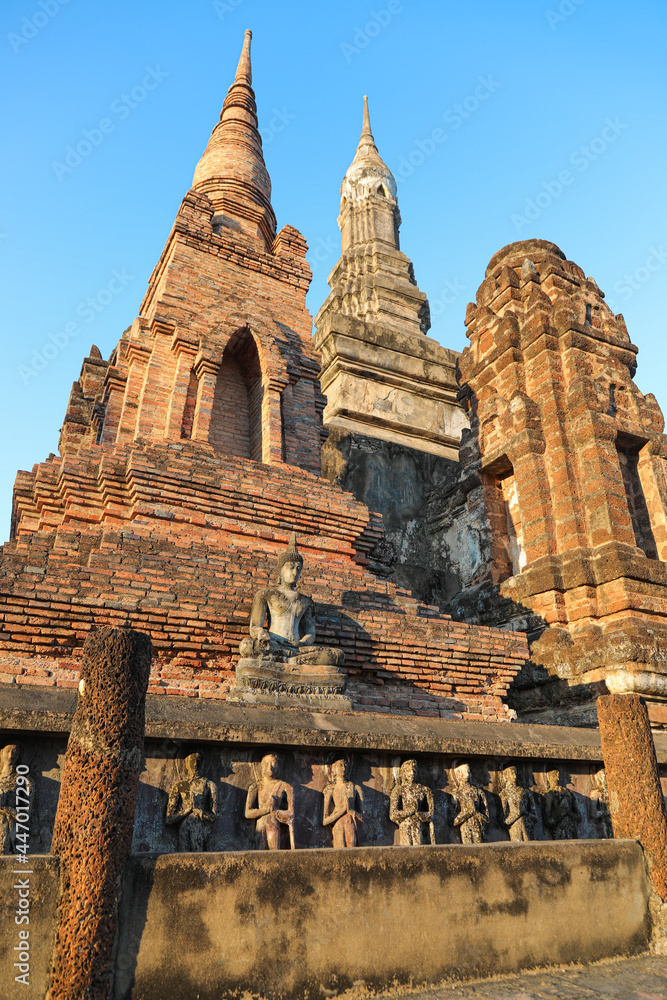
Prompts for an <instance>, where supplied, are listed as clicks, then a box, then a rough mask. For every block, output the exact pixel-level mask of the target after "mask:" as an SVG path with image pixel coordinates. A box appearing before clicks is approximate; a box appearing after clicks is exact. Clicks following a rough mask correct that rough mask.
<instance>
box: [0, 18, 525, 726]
mask: <svg viewBox="0 0 667 1000" xmlns="http://www.w3.org/2000/svg"><path fill="white" fill-rule="evenodd" d="M270 196H271V184H270V181H269V177H268V173H267V170H266V167H265V164H264V160H263V157H262V148H261V140H260V136H259V132H258V130H257V117H256V108H255V97H254V93H253V90H252V86H251V68H250V33H249V32H248V33H246V38H245V43H244V47H243V52H242V55H241V59H240V62H239V66H238V70H237V72H236V77H235V80H234V83H233V84H232V86H231V87H230V90H229V93H228V95H227V97H226V99H225V102H224V106H223V109H222V114H221V117H220V122H219V123H218V124H217V125H216V127H215V129H214V130H213V133H212V135H211V138H210V140H209V143H208V146H207V148H206V151H205V153H204V155H203V157H202V159H201V160H200V162H199V164H198V165H197V169H196V171H195V176H194V183H193V187H192V189H191V190H190V191H189V192H188V194H187V195H186V197H185V198H184V200H183V203H182V205H181V208H180V210H179V212H178V215H177V217H176V222H175V224H174V227H173V229H172V231H171V233H170V235H169V238H168V240H167V243H166V246H165V249H164V251H163V253H162V256H161V258H160V261H159V263H158V265H157V267H156V269H155V271H154V272H153V274H152V276H151V279H150V282H149V287H148V291H147V293H146V296H145V298H144V301H143V303H142V305H141V309H140V315H139V317H138V318H137V319H136V320H135V321H134V323H133V324H132V326H131V327H130V328H129V329H128V330H127V331H126V332H125V333H124V334H123V336H122V338H121V340H120V342H119V344H118V347H117V348H116V349H115V350H114V351H113V353H112V355H111V357H110V359H109V360H108V361H104V360H103V359H102V358H101V356H100V354H99V351H97V350H96V349H93V350H92V351H91V355H90V357H88V358H87V359H86V360H85V361H84V364H83V368H82V371H81V376H80V379H79V381H78V382H76V383H75V384H74V387H73V389H72V393H71V397H70V401H69V405H68V408H67V414H66V417H65V421H64V424H63V428H62V433H61V438H60V452H61V454H60V457H57V458H56V457H52V458H50V459H49V460H48V461H47V462H45V463H43V464H41V465H37V466H35V467H34V469H33V471H32V472H31V473H19V475H18V478H17V481H16V487H15V492H14V517H13V529H12V539H11V541H10V542H9V543H8V544H7V545H6V546H5V547H4V549H3V551H2V557H1V559H0V594H1V598H0V599H1V601H2V603H3V605H4V609H3V610H4V615H3V618H2V630H3V631H2V633H1V643H0V645H1V649H2V653H1V659H0V677H1V679H2V681H3V682H5V683H10V684H19V685H21V684H27V683H32V684H43V685H47V686H53V685H63V684H64V685H73V684H75V683H76V679H77V670H78V662H79V655H80V649H81V646H82V643H83V639H84V638H85V635H86V634H87V633H88V632H89V631H90V630H91V629H92V628H93V627H96V626H100V625H112V624H118V623H119V622H122V621H126V620H131V621H132V624H133V625H134V626H135V627H136V628H138V629H140V630H142V631H145V632H148V633H150V635H151V638H152V641H153V649H154V653H155V656H154V662H153V672H152V676H151V681H150V689H149V690H150V692H153V693H155V692H166V693H168V694H169V693H173V694H186V695H189V696H193V695H198V696H202V697H204V696H207V697H215V698H225V697H226V696H227V692H228V689H229V687H230V684H231V683H232V682H233V679H234V669H235V665H236V661H237V658H238V644H239V642H240V640H241V639H242V638H243V637H244V636H245V635H247V633H248V619H249V612H250V607H251V604H252V599H253V594H254V591H255V590H256V589H257V588H258V587H260V586H263V585H266V584H267V583H268V581H269V580H270V579H271V576H272V574H273V573H274V572H275V564H276V559H277V555H278V553H279V552H280V551H281V550H282V549H283V547H284V546H285V543H286V542H287V539H288V537H289V534H290V532H291V531H293V530H294V531H296V532H297V535H298V539H299V549H300V551H301V553H302V554H303V556H304V557H305V570H304V578H303V580H304V586H305V587H306V588H307V589H308V590H309V592H310V593H311V594H312V596H313V597H314V599H315V600H316V601H317V602H318V607H319V611H320V614H319V619H318V626H317V628H318V636H319V637H320V641H322V642H325V643H328V644H332V643H333V644H336V645H340V646H342V647H343V648H344V649H345V653H346V666H345V669H346V671H347V673H348V677H349V682H348V692H349V696H350V698H351V702H352V705H353V707H354V708H356V709H372V708H380V709H382V710H384V711H389V710H391V711H396V712H408V713H422V714H424V713H428V714H436V715H439V714H444V715H445V716H448V717H451V716H453V717H457V716H465V717H475V718H479V719H482V718H487V717H491V718H506V717H508V715H509V713H508V710H507V708H506V706H505V705H504V703H503V700H502V699H503V696H504V694H505V692H506V691H507V688H508V685H509V682H510V680H511V678H512V677H513V676H514V674H515V673H516V672H517V670H518V669H519V667H520V665H521V663H522V662H523V661H524V659H525V655H526V651H525V643H524V639H523V637H518V636H512V635H509V634H507V633H502V632H498V631H495V630H489V629H486V628H479V627H478V626H475V625H473V626H468V625H464V624H458V623H455V622H452V621H451V619H449V618H447V617H446V616H443V615H440V614H438V612H437V611H436V609H435V608H430V607H425V606H423V605H420V604H419V603H418V602H417V601H416V600H415V599H414V598H412V597H411V595H410V594H409V593H408V592H407V591H401V590H399V589H397V587H396V586H395V585H393V584H390V583H388V582H387V581H386V580H384V579H380V578H378V577H377V576H375V575H373V573H372V572H369V570H368V567H369V566H371V568H372V565H373V560H374V551H375V548H376V545H377V543H378V541H379V540H380V539H381V538H382V526H381V521H380V519H379V518H378V517H377V516H376V515H373V514H372V513H371V512H370V511H369V509H368V507H367V506H365V505H364V504H363V503H360V502H357V501H355V500H354V499H353V498H352V496H351V495H350V494H347V493H344V492H343V491H342V490H341V488H340V487H339V486H337V485H333V484H331V483H329V482H328V481H326V480H324V479H321V478H319V474H320V448H321V442H322V440H323V437H324V436H325V435H326V432H325V431H324V429H323V426H322V417H321V414H322V410H323V407H324V404H325V399H324V397H323V396H322V394H321V391H320V388H319V382H318V372H319V358H318V356H317V354H316V353H315V351H314V348H313V343H312V341H311V339H310V333H311V318H310V315H309V313H308V311H307V309H306V307H305V294H306V291H307V288H308V284H309V281H310V269H309V266H308V264H307V263H306V261H305V253H306V243H305V240H304V239H303V237H302V236H301V235H300V233H298V232H297V231H296V230H295V229H293V228H292V227H291V226H284V227H283V228H282V229H281V230H280V232H279V233H278V234H277V235H276V222H275V217H274V214H273V209H272V207H271V200H270ZM407 284H408V285H409V282H408V283H407ZM409 288H410V289H412V286H411V285H409ZM414 296H416V298H417V299H419V301H420V302H423V300H424V296H422V295H421V293H419V292H417V291H414V293H413V297H414Z"/></svg>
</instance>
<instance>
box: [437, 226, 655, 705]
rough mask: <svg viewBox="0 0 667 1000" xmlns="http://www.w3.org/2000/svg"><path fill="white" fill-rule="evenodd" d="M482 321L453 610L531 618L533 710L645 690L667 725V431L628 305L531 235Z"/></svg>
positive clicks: (503, 271)
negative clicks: (645, 383)
mask: <svg viewBox="0 0 667 1000" xmlns="http://www.w3.org/2000/svg"><path fill="white" fill-rule="evenodd" d="M466 325H467V328H468V336H469V338H470V346H469V347H468V348H466V350H465V351H464V352H463V355H462V356H461V360H460V380H461V384H462V386H463V387H464V388H463V390H462V395H463V398H464V401H465V402H466V403H467V406H468V409H469V417H470V421H471V428H470V430H469V431H464V433H463V438H462V442H461V451H460V460H461V469H460V474H459V479H458V483H457V486H456V489H454V490H452V489H451V487H449V488H448V490H447V491H444V490H443V496H442V497H441V503H440V509H439V514H438V516H439V518H440V520H441V523H444V522H448V524H449V525H450V528H451V536H452V537H458V539H459V541H458V545H459V546H460V549H465V548H466V542H465V539H467V542H468V543H469V544H468V545H467V551H468V553H469V554H470V553H474V554H473V556H472V558H469V559H468V562H467V565H466V567H465V572H462V574H461V575H462V577H463V583H464V586H463V589H462V592H461V593H460V594H459V595H458V597H457V598H456V599H455V600H454V601H453V602H452V603H451V609H452V610H453V612H454V614H455V615H456V616H457V617H458V616H460V617H465V618H466V620H469V621H475V620H476V621H480V622H488V623H494V624H504V625H507V624H510V623H511V624H513V626H514V627H517V628H522V629H526V630H527V631H528V632H530V633H532V638H533V641H532V644H531V661H532V663H531V665H530V666H529V667H527V668H526V669H525V670H524V671H522V674H521V676H520V677H519V678H518V680H517V682H515V685H514V687H513V691H512V693H511V704H514V705H515V707H516V708H517V710H518V711H519V714H520V717H521V718H526V719H535V720H540V721H560V722H564V721H567V722H571V723H572V722H574V723H584V724H591V723H593V722H594V720H595V709H594V700H595V697H596V696H597V695H598V694H600V693H604V692H605V691H611V692H615V693H621V692H628V691H635V692H638V693H640V694H642V695H643V696H644V697H646V698H647V700H648V701H649V711H650V714H651V718H652V721H653V723H654V724H661V723H667V624H666V620H665V618H666V616H667V565H666V560H667V519H666V516H665V510H666V505H667V479H666V476H665V473H666V466H665V459H667V438H666V437H665V435H664V434H663V426H664V421H663V417H662V413H661V411H660V408H659V406H658V404H657V402H656V400H655V398H654V397H653V396H652V395H650V394H649V395H647V396H642V394H641V393H640V392H639V390H638V389H637V387H636V385H635V384H634V382H633V375H634V373H635V367H636V354H637V348H636V347H634V346H633V344H631V343H630V338H629V336H628V332H627V329H626V326H625V322H624V320H623V316H622V315H620V314H619V315H614V314H613V313H612V312H611V310H610V309H609V307H608V306H607V305H606V303H605V301H604V293H603V292H602V291H601V290H600V288H599V287H598V285H597V284H596V282H595V281H594V280H593V278H587V277H586V276H585V274H584V272H583V271H582V270H581V268H579V267H578V266H577V265H576V264H574V263H572V261H568V260H567V259H566V258H565V255H564V254H563V253H562V252H561V251H560V250H559V248H558V247H557V246H555V245H554V244H553V243H548V242H546V241H543V240H527V241H524V242H520V243H514V244H511V245H510V246H507V247H505V248H504V249H503V250H501V251H500V252H499V253H497V254H496V255H495V257H493V258H492V260H491V262H490V264H489V266H488V267H487V269H486V277H485V280H484V281H483V283H482V284H481V285H480V287H479V289H478V292H477V301H476V303H474V304H473V303H471V304H470V305H469V306H468V311H467V316H466ZM461 539H464V541H463V542H461ZM480 540H481V542H480Z"/></svg>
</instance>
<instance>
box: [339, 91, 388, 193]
mask: <svg viewBox="0 0 667 1000" xmlns="http://www.w3.org/2000/svg"><path fill="white" fill-rule="evenodd" d="M378 185H382V189H383V190H385V191H386V192H387V193H388V194H390V195H391V197H392V198H395V197H396V181H395V180H394V175H393V174H392V172H391V170H390V169H389V167H388V166H387V164H386V163H385V162H384V160H383V159H382V157H381V156H380V154H379V152H378V148H377V146H376V145H375V139H374V137H373V132H372V131H371V117H370V114H369V112H368V97H367V96H366V95H365V94H364V117H363V123H362V126H361V136H360V138H359V144H358V145H357V151H356V153H355V154H354V159H353V160H352V163H351V164H350V166H349V167H348V169H347V172H346V174H345V177H344V178H343V183H342V185H341V189H340V193H341V198H342V199H344V200H345V201H348V200H349V199H350V198H358V197H361V196H363V195H366V194H368V193H369V192H371V191H376V190H377V189H378Z"/></svg>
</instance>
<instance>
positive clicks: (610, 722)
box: [597, 694, 667, 902]
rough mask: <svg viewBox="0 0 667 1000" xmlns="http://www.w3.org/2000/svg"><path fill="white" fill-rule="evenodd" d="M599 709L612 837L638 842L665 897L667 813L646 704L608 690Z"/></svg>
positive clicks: (599, 703)
mask: <svg viewBox="0 0 667 1000" xmlns="http://www.w3.org/2000/svg"><path fill="white" fill-rule="evenodd" d="M597 710H598V720H599V723H600V738H601V740H602V755H603V758H604V766H605V771H606V774H607V786H608V788H609V808H610V811H611V821H612V824H613V827H614V836H615V837H628V838H631V839H633V840H638V841H639V843H640V844H641V845H642V848H643V849H644V853H645V854H646V855H647V858H648V862H649V864H648V867H649V874H650V878H651V882H652V884H653V888H654V890H655V892H656V893H657V894H658V895H659V896H660V897H661V899H663V900H664V901H666V902H667V816H666V815H665V803H664V799H663V797H662V789H661V787H660V775H659V772H658V760H657V757H656V754H655V744H654V743H653V735H652V733H651V726H650V724H649V718H648V711H647V709H646V703H645V701H644V699H643V698H640V697H639V695H637V694H607V695H602V696H601V697H600V698H598V700H597Z"/></svg>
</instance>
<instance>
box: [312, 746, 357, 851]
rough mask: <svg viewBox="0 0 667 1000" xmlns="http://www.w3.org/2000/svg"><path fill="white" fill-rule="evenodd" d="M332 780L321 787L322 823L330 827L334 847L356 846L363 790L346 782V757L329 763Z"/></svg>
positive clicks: (347, 775)
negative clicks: (322, 789)
mask: <svg viewBox="0 0 667 1000" xmlns="http://www.w3.org/2000/svg"><path fill="white" fill-rule="evenodd" d="M331 773H332V776H333V781H331V782H329V784H328V785H327V786H326V788H325V789H324V812H323V819H322V825H323V826H332V827H333V829H332V833H333V846H334V847H358V846H359V828H358V824H359V823H363V821H364V817H363V815H362V813H363V808H364V793H363V792H362V790H361V788H360V787H359V785H355V784H354V782H353V781H350V775H349V765H348V762H347V761H346V760H343V759H341V760H337V761H335V762H334V763H333V764H332V765H331Z"/></svg>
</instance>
